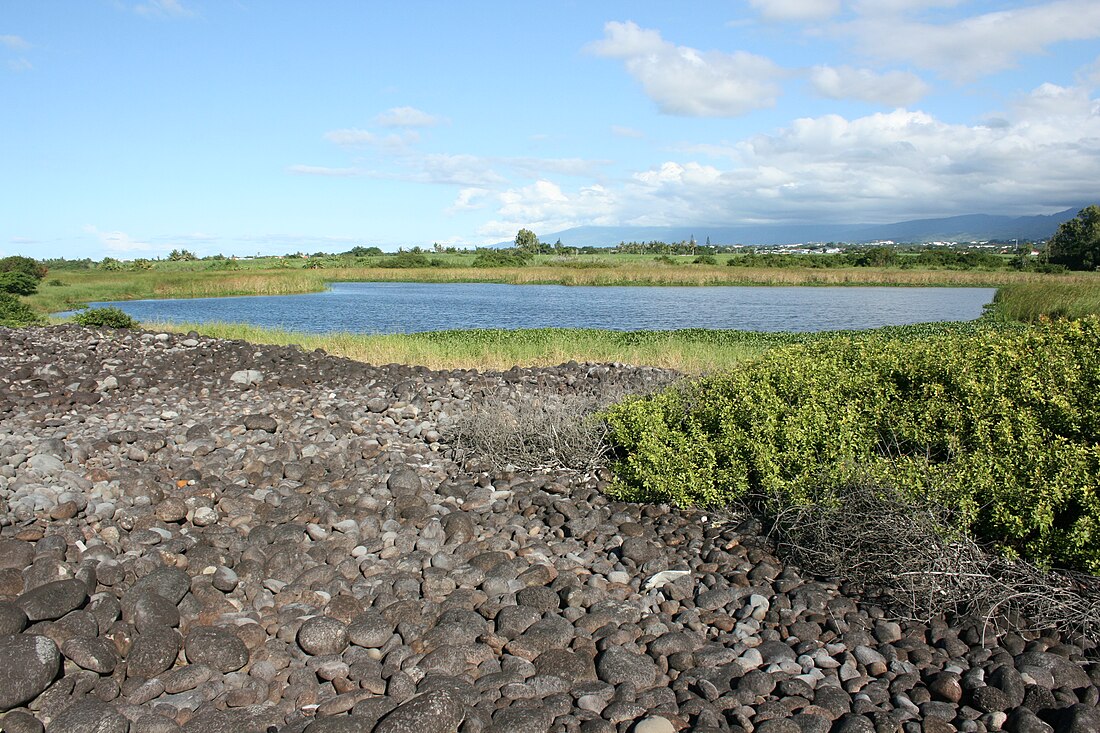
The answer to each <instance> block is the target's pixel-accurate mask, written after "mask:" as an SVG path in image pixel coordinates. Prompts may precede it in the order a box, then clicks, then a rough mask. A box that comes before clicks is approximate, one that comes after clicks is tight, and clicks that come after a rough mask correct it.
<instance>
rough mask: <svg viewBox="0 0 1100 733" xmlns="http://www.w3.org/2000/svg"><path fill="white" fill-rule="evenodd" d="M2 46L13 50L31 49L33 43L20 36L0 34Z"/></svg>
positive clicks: (0, 44)
mask: <svg viewBox="0 0 1100 733" xmlns="http://www.w3.org/2000/svg"><path fill="white" fill-rule="evenodd" d="M0 46H3V47H4V48H8V49H11V50H12V51H27V50H30V47H31V44H30V43H28V42H27V41H26V40H25V39H23V38H21V37H20V36H12V35H4V36H0Z"/></svg>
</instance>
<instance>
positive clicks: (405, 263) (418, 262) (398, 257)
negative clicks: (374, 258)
mask: <svg viewBox="0 0 1100 733" xmlns="http://www.w3.org/2000/svg"><path fill="white" fill-rule="evenodd" d="M377 264H378V267H392V268H396V269H406V268H413V267H430V266H431V263H430V262H428V258H427V257H425V256H424V255H422V254H420V253H419V252H398V253H397V254H395V255H390V256H388V257H383V258H382V259H380V260H379V261H378V263H377Z"/></svg>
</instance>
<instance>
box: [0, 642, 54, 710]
mask: <svg viewBox="0 0 1100 733" xmlns="http://www.w3.org/2000/svg"><path fill="white" fill-rule="evenodd" d="M60 668H61V652H60V651H59V650H58V648H57V645H56V644H54V643H53V641H52V640H51V639H49V638H47V637H45V636H38V635H36V634H15V635H10V636H0V712H3V711H5V710H11V709H12V708H14V707H18V706H20V705H23V704H25V703H28V702H30V701H31V700H33V699H34V698H36V697H38V696H39V695H40V694H41V693H42V691H43V690H45V689H46V688H47V687H49V685H50V683H51V682H52V681H53V678H54V676H55V675H56V674H57V671H58V670H59V669H60Z"/></svg>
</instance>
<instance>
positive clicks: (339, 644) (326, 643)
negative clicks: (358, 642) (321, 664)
mask: <svg viewBox="0 0 1100 733" xmlns="http://www.w3.org/2000/svg"><path fill="white" fill-rule="evenodd" d="M347 645H348V627H347V626H345V625H344V624H343V623H342V622H341V621H338V620H337V619H334V618H329V617H328V616H314V617H313V618H311V619H307V620H306V622H305V623H304V624H302V626H301V628H300V629H298V646H299V647H300V648H301V650H302V651H304V652H305V653H306V654H311V655H313V656H325V655H329V654H339V653H341V652H342V651H344V649H345V648H347Z"/></svg>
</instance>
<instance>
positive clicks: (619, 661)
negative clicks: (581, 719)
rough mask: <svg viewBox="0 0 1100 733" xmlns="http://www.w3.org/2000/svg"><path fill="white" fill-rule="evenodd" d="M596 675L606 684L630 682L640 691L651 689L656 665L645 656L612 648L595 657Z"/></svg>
mask: <svg viewBox="0 0 1100 733" xmlns="http://www.w3.org/2000/svg"><path fill="white" fill-rule="evenodd" d="M596 673H597V674H598V675H599V677H600V679H601V680H603V681H604V682H607V683H608V684H611V685H619V684H622V683H623V682H627V681H630V682H632V683H634V685H636V686H637V688H638V689H640V690H642V689H645V688H647V687H651V686H652V685H653V682H654V680H656V679H657V664H656V663H655V662H654V661H653V660H652V659H651V658H649V657H647V656H643V655H641V654H635V653H633V652H630V651H627V650H626V649H622V648H620V647H612V648H610V649H608V650H606V651H604V652H601V653H600V656H599V657H597V659H596Z"/></svg>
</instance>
